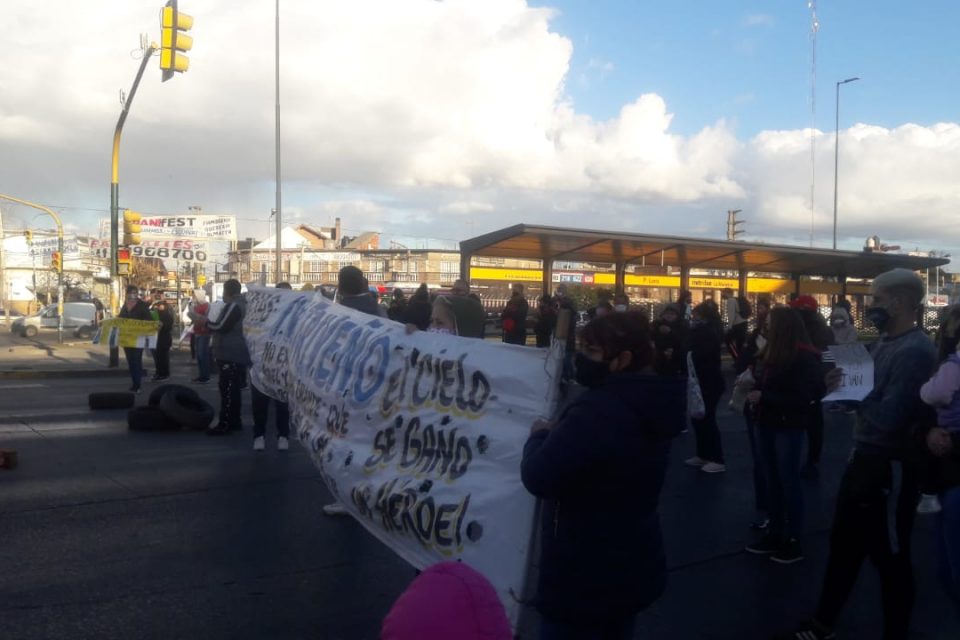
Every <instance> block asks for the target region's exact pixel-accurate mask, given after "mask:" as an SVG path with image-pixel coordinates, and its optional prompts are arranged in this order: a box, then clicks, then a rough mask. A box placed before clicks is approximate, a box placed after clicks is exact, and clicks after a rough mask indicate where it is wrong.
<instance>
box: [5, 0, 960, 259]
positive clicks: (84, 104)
mask: <svg viewBox="0 0 960 640" xmlns="http://www.w3.org/2000/svg"><path fill="white" fill-rule="evenodd" d="M181 4H182V5H183V8H186V7H187V5H189V7H190V10H191V12H192V14H193V16H194V18H195V25H194V30H193V32H192V35H193V36H194V48H193V50H192V51H191V52H190V60H191V64H190V70H189V71H188V72H187V73H185V74H183V75H180V76H177V77H176V78H174V79H173V80H172V81H170V82H166V83H161V82H160V80H159V70H158V69H157V68H156V66H155V65H154V64H151V65H149V68H148V70H147V73H146V74H145V76H144V80H143V83H142V84H141V86H140V89H139V90H138V93H137V99H136V103H135V104H134V107H133V109H132V111H131V114H130V117H129V118H128V120H127V123H126V126H125V130H124V136H123V144H122V152H121V178H122V184H121V188H120V197H121V203H120V204H121V206H127V207H130V208H132V209H135V210H139V211H142V212H144V213H147V214H154V215H161V214H169V213H184V212H186V210H187V207H189V206H193V205H198V206H202V207H203V210H204V211H205V212H210V213H220V214H233V215H235V216H236V217H237V219H238V222H239V227H240V233H241V236H248V235H253V236H257V237H262V235H263V233H264V231H265V229H267V228H268V219H269V213H270V210H271V208H273V206H274V159H273V149H274V120H273V118H274V95H273V90H274V41H273V37H274V34H273V5H272V3H238V2H236V0H182V2H181ZM281 4H282V11H281V33H282V46H281V50H282V54H281V94H282V95H281V110H282V114H283V115H282V132H283V135H282V143H283V193H284V198H283V210H284V211H283V213H284V220H286V221H289V222H291V223H300V222H304V223H312V224H316V225H323V226H327V225H330V224H332V223H333V219H334V217H337V216H339V217H340V218H341V219H342V220H343V226H344V228H346V229H349V230H350V232H351V233H356V232H359V231H364V230H373V231H380V232H382V233H383V235H384V238H385V240H384V241H385V242H387V241H388V240H389V239H390V238H394V239H399V240H400V241H402V242H404V244H407V245H408V246H424V245H427V244H429V245H430V246H435V245H436V244H437V243H442V244H443V245H444V246H453V245H455V243H456V241H457V240H458V239H463V238H466V237H471V236H474V235H479V234H481V233H485V232H488V231H493V230H495V229H498V228H502V227H506V226H508V225H512V224H516V223H518V222H526V223H532V224H552V225H555V226H569V227H582V226H584V225H588V226H590V227H592V228H595V229H610V230H615V231H637V232H646V233H664V234H673V235H689V236H695V237H703V238H722V237H724V224H725V212H726V210H728V209H742V210H743V212H744V218H745V219H746V220H747V221H748V224H747V227H746V228H747V234H746V236H745V237H744V239H747V240H752V241H759V242H778V243H787V244H799V245H805V246H806V245H809V244H810V243H811V238H812V243H813V244H814V245H815V246H819V247H824V246H830V244H831V230H832V219H833V172H834V105H835V103H834V88H835V83H836V82H837V81H838V80H842V79H844V78H848V77H851V76H860V77H861V78H862V79H861V80H860V81H858V82H856V83H853V84H849V85H846V86H844V88H843V90H842V109H841V119H840V165H839V166H840V171H839V185H840V188H839V206H838V209H839V221H840V224H839V237H838V244H839V246H840V247H842V248H848V249H860V248H861V247H862V246H863V241H864V239H865V238H866V237H867V236H872V235H874V234H876V235H879V236H880V237H881V239H882V240H883V241H884V242H887V243H889V244H899V245H901V246H903V247H906V248H909V249H919V250H930V249H938V250H947V251H950V252H952V253H953V254H954V255H960V216H957V212H958V211H960V118H958V115H957V107H958V105H960V95H958V93H960V88H958V87H960V64H958V62H960V44H958V43H960V26H958V25H960V2H957V1H955V0H950V1H948V0H924V1H921V2H913V3H908V2H900V3H895V2H891V1H889V0H882V1H874V2H862V1H859V2H853V1H851V0H845V1H844V2H835V1H830V0H820V1H819V2H818V3H817V12H818V17H819V22H820V30H819V32H818V36H817V118H816V127H817V130H818V131H819V133H818V134H816V135H815V136H811V135H810V132H809V131H807V129H808V128H809V127H810V126H811V105H810V80H811V59H810V56H811V46H810V27H811V13H810V9H809V8H808V6H807V3H806V1H805V0H789V1H788V0H766V1H759V0H755V1H753V2H746V1H742V0H697V1H693V0H662V1H660V2H642V1H626V0H623V1H616V0H589V1H588V0H556V1H553V2H544V1H542V0H444V2H436V1H435V0H351V1H350V2H345V1H344V0H312V1H311V2H299V1H298V2H293V1H291V2H283V3H281ZM158 6H159V4H158V3H157V1H156V0H129V1H128V2H125V3H120V4H118V3H117V2H116V0H90V2H88V3H77V2H75V1H74V0H45V1H44V2H43V3H36V2H34V3H16V4H13V5H11V7H10V8H9V11H8V13H7V15H6V16H5V18H6V19H5V20H4V21H2V22H0V41H2V42H10V43H13V44H14V48H15V49H16V51H17V58H16V64H10V65H2V66H0V87H4V91H3V92H0V148H2V149H3V151H4V153H2V154H0V176H3V178H4V179H5V180H6V183H7V185H8V186H7V187H5V188H6V189H7V190H8V191H11V190H12V191H15V193H14V195H18V196H20V197H22V198H24V199H27V200H33V201H37V202H41V203H44V204H53V205H56V206H57V208H58V209H59V210H60V211H61V213H62V214H63V215H64V218H65V220H68V221H69V222H68V224H72V225H74V228H76V229H78V230H82V229H84V228H87V229H89V228H96V223H97V219H98V218H99V217H102V216H103V215H105V210H106V209H107V208H108V207H109V191H108V177H109V172H108V169H109V166H110V157H109V154H110V145H109V141H110V139H111V136H112V134H113V128H114V125H115V123H116V119H117V116H118V114H119V106H118V103H117V95H118V91H119V90H121V89H122V90H124V91H126V90H128V88H129V86H130V83H131V80H132V78H133V76H134V73H135V72H136V68H137V65H138V61H137V55H136V54H138V52H137V51H136V46H137V42H138V40H139V34H141V33H143V34H146V35H147V36H148V37H149V38H150V39H154V40H156V39H157V38H158V37H159V29H158V28H157V8H158ZM78 33H83V34H84V37H83V38H78V37H76V34H78ZM241 43H242V44H241ZM92 70H95V72H92ZM50 87H56V93H55V99H51V94H50ZM814 176H815V180H814ZM813 182H815V185H814V186H815V188H814V189H812V190H811V186H812V185H811V183H813ZM811 191H813V197H811ZM4 213H5V221H9V224H10V225H11V228H16V225H17V224H26V222H27V221H29V220H30V216H28V215H27V214H26V213H24V212H23V211H21V210H20V209H18V208H16V207H7V208H6V209H5V211H4ZM811 227H812V231H811Z"/></svg>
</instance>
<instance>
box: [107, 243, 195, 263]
mask: <svg viewBox="0 0 960 640" xmlns="http://www.w3.org/2000/svg"><path fill="white" fill-rule="evenodd" d="M95 251H96V254H97V255H98V256H100V257H101V258H109V257H110V250H109V249H108V248H106V247H100V248H98V249H96V250H95ZM130 253H131V254H132V255H133V256H134V257H136V258H160V259H162V260H164V259H165V260H183V261H184V262H206V261H207V252H206V251H203V250H200V249H170V248H168V247H141V246H140V245H134V246H132V247H130Z"/></svg>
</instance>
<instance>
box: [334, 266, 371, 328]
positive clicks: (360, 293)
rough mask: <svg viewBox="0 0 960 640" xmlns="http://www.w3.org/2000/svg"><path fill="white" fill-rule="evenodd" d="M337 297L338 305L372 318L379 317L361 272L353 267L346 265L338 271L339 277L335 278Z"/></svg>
mask: <svg viewBox="0 0 960 640" xmlns="http://www.w3.org/2000/svg"><path fill="white" fill-rule="evenodd" d="M337 296H338V298H339V299H340V304H342V305H343V306H345V307H350V308H351V309H356V310H357V311H362V312H363V313H369V314H370V315H373V316H379V315H380V307H379V306H378V305H377V301H376V300H375V299H374V298H373V296H372V295H370V290H369V289H368V288H367V279H366V278H365V277H364V276H363V271H360V269H358V268H357V267H355V266H353V265H347V266H345V267H344V268H342V269H340V275H339V276H338V278H337Z"/></svg>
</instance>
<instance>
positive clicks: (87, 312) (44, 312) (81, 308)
mask: <svg viewBox="0 0 960 640" xmlns="http://www.w3.org/2000/svg"><path fill="white" fill-rule="evenodd" d="M96 321H97V307H96V305H95V304H93V303H92V302H65V303H64V304H63V328H64V329H77V328H79V327H89V326H90V325H93V324H95V323H96ZM58 324H59V319H58V316H57V305H55V304H51V305H47V306H46V307H44V308H43V309H40V311H37V312H36V313H34V314H31V315H29V316H23V317H20V318H17V319H16V320H14V321H13V325H12V326H11V327H10V331H12V332H13V333H16V334H19V335H21V336H24V337H27V338H32V337H34V336H35V335H37V333H39V332H40V330H41V329H42V330H51V329H53V330H56V329H57V326H58ZM90 335H93V334H92V333H91V334H90Z"/></svg>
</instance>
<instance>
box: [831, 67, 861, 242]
mask: <svg viewBox="0 0 960 640" xmlns="http://www.w3.org/2000/svg"><path fill="white" fill-rule="evenodd" d="M859 79H860V78H847V79H846V80H841V81H840V82H838V83H837V119H836V125H835V127H834V132H835V134H834V135H835V139H834V144H833V248H834V250H836V248H837V178H838V176H839V174H840V171H839V168H838V167H839V163H840V85H842V84H847V83H848V82H854V81H856V80H859Z"/></svg>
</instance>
